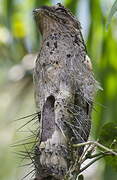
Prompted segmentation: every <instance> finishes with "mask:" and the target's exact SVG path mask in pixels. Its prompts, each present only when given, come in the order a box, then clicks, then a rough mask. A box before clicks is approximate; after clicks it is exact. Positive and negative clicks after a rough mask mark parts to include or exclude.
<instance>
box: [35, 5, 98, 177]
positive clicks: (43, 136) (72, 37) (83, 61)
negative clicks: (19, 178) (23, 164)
mask: <svg viewBox="0 0 117 180" xmlns="http://www.w3.org/2000/svg"><path fill="white" fill-rule="evenodd" d="M33 12H34V18H35V21H36V24H37V27H38V29H39V30H40V32H41V35H42V42H41V48H40V53H39V55H38V57H37V60H36V64H35V68H34V86H35V100H36V108H37V112H39V111H41V120H40V134H39V143H38V144H37V145H36V147H35V163H34V164H35V168H36V177H35V180H43V179H64V178H65V177H66V175H67V173H68V172H69V171H70V169H71V168H72V167H73V166H74V164H75V162H76V160H77V159H79V157H80V156H81V154H82V153H83V147H80V148H79V149H73V148H72V145H73V144H77V143H81V142H86V141H87V139H88V136H89V133H90V128H91V121H90V120H91V110H92V104H93V98H94V94H95V92H96V90H97V89H98V83H97V81H96V80H95V79H94V77H93V73H92V65H91V61H90V58H89V57H88V56H87V52H86V47H85V44H84V40H83V37H82V34H81V26H80V23H79V21H78V20H77V19H76V18H75V17H74V16H73V15H72V13H71V12H70V11H69V10H68V9H66V8H65V7H64V6H63V5H61V4H60V3H59V4H57V5H55V6H50V7H48V6H42V7H40V8H38V9H35V10H34V11H33Z"/></svg>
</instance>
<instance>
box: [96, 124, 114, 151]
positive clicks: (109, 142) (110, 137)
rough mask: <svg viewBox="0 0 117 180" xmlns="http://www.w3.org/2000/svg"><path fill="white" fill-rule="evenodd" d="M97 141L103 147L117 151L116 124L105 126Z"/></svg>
mask: <svg viewBox="0 0 117 180" xmlns="http://www.w3.org/2000/svg"><path fill="white" fill-rule="evenodd" d="M99 141H100V143H102V144H103V145H106V146H108V147H110V148H112V149H114V150H117V123H113V122H109V123H107V124H105V125H104V126H103V127H102V129H101V132H100V138H99Z"/></svg>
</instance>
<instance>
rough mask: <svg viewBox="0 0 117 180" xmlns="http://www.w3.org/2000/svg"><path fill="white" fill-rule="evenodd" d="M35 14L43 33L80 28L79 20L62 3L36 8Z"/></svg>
mask: <svg viewBox="0 0 117 180" xmlns="http://www.w3.org/2000/svg"><path fill="white" fill-rule="evenodd" d="M33 14H34V17H35V21H36V24H37V26H38V28H39V30H40V32H41V34H42V35H44V34H48V33H49V32H52V31H64V30H66V31H70V30H71V31H73V29H74V30H75V29H77V30H78V29H80V23H79V21H78V20H76V18H75V17H74V16H73V14H72V13H71V12H70V11H69V10H68V9H66V8H65V7H64V6H63V5H61V4H60V3H58V4H56V5H55V6H42V7H40V8H38V9H34V11H33Z"/></svg>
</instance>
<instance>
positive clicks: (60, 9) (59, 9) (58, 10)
mask: <svg viewBox="0 0 117 180" xmlns="http://www.w3.org/2000/svg"><path fill="white" fill-rule="evenodd" d="M56 11H57V12H63V13H66V10H65V9H63V8H60V7H59V8H57V9H56Z"/></svg>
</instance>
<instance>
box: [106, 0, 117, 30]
mask: <svg viewBox="0 0 117 180" xmlns="http://www.w3.org/2000/svg"><path fill="white" fill-rule="evenodd" d="M116 11H117V0H116V1H115V2H114V4H113V6H112V8H111V11H110V13H109V16H108V19H107V25H106V26H107V27H108V25H109V24H110V22H111V19H112V17H113V15H114V14H115V13H116Z"/></svg>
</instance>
